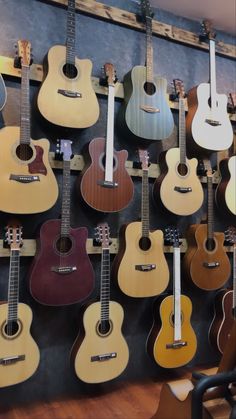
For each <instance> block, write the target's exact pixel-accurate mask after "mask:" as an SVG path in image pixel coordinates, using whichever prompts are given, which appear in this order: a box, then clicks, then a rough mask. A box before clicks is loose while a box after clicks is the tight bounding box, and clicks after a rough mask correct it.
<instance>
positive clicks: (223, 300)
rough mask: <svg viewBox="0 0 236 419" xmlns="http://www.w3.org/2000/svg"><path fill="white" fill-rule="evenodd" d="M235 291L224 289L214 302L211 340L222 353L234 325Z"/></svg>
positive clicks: (210, 332) (209, 335)
mask: <svg viewBox="0 0 236 419" xmlns="http://www.w3.org/2000/svg"><path fill="white" fill-rule="evenodd" d="M232 307H233V291H232V290H227V289H222V290H220V291H218V292H217V294H216V296H215V304H214V318H213V320H212V323H211V325H210V328H209V333H208V337H209V341H210V343H211V345H212V346H214V347H215V348H216V349H217V350H218V351H219V352H220V353H221V354H223V352H224V348H225V345H226V342H227V341H228V337H229V334H230V331H231V329H232V326H233V322H234V317H233V313H232Z"/></svg>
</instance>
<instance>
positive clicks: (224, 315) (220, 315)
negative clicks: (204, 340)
mask: <svg viewBox="0 0 236 419" xmlns="http://www.w3.org/2000/svg"><path fill="white" fill-rule="evenodd" d="M225 236H226V240H227V242H229V243H230V244H231V245H233V289H225V288H224V289H222V290H220V291H219V292H217V294H216V297H215V307H214V309H215V314H214V318H213V320H212V323H211V325H210V328H209V334H208V336H209V341H210V343H211V345H212V346H214V347H215V348H216V349H217V350H218V351H219V352H220V353H221V354H223V352H224V348H225V345H226V342H227V340H228V337H229V333H230V331H231V329H232V326H233V322H234V320H236V227H233V226H231V227H229V229H228V230H227V231H226V233H225Z"/></svg>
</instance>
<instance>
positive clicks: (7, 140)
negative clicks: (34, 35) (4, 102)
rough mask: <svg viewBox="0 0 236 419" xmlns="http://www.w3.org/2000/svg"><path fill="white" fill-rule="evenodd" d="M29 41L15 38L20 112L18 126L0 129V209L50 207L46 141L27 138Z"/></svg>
mask: <svg viewBox="0 0 236 419" xmlns="http://www.w3.org/2000/svg"><path fill="white" fill-rule="evenodd" d="M30 49H31V45H30V42H28V41H26V40H20V41H18V50H19V62H20V64H21V115H20V118H21V119H20V128H19V127H4V128H2V129H1V130H0V148H1V153H0V190H1V200H0V210H1V211H5V212H9V213H14V214H34V213H38V212H43V211H46V210H48V209H50V208H51V207H52V206H53V205H54V204H55V202H56V200H57V197H58V185H57V181H56V178H55V175H54V173H53V171H52V168H51V166H50V164H49V141H48V140H46V139H40V140H32V139H31V138H30V97H29V70H30V63H31V58H30Z"/></svg>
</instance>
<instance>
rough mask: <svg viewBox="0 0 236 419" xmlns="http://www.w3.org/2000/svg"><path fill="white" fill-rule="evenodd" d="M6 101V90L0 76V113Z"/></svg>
mask: <svg viewBox="0 0 236 419" xmlns="http://www.w3.org/2000/svg"><path fill="white" fill-rule="evenodd" d="M6 101H7V90H6V86H5V83H4V80H3V78H2V75H1V74H0V111H1V110H2V109H3V108H4V106H5V104H6Z"/></svg>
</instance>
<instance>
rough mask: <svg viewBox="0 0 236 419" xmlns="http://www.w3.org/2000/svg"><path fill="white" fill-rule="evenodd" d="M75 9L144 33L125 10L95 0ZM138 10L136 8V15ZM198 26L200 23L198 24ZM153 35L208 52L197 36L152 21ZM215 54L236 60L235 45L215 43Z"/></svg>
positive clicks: (61, 1)
mask: <svg viewBox="0 0 236 419" xmlns="http://www.w3.org/2000/svg"><path fill="white" fill-rule="evenodd" d="M40 1H43V2H44V3H49V4H50V3H52V4H55V5H58V6H64V7H66V6H67V0H40ZM76 9H77V10H79V11H80V12H82V13H83V14H86V15H89V16H93V17H96V18H100V19H102V20H106V21H108V22H110V23H115V24H119V25H122V26H126V27H128V28H132V29H136V30H139V31H144V30H145V26H144V24H143V23H141V22H138V21H137V19H136V14H135V13H131V12H128V11H127V10H122V9H118V8H117V7H113V6H108V5H106V4H103V3H100V2H98V1H95V0H86V1H84V0H76ZM138 12H139V9H138V8H137V13H138ZM199 26H200V23H199ZM152 33H153V35H156V36H159V37H161V38H165V39H168V40H169V41H174V42H178V43H181V44H184V45H189V46H192V47H196V48H199V49H203V50H208V49H209V46H208V44H207V43H205V42H200V41H199V37H198V34H196V33H194V32H190V31H187V30H185V29H181V28H178V27H176V26H173V25H168V24H166V23H163V22H159V21H157V20H155V19H153V22H152ZM216 53H218V54H220V55H221V56H224V57H227V58H233V59H235V58H236V45H233V44H227V43H224V42H221V41H219V42H217V43H216Z"/></svg>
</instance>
